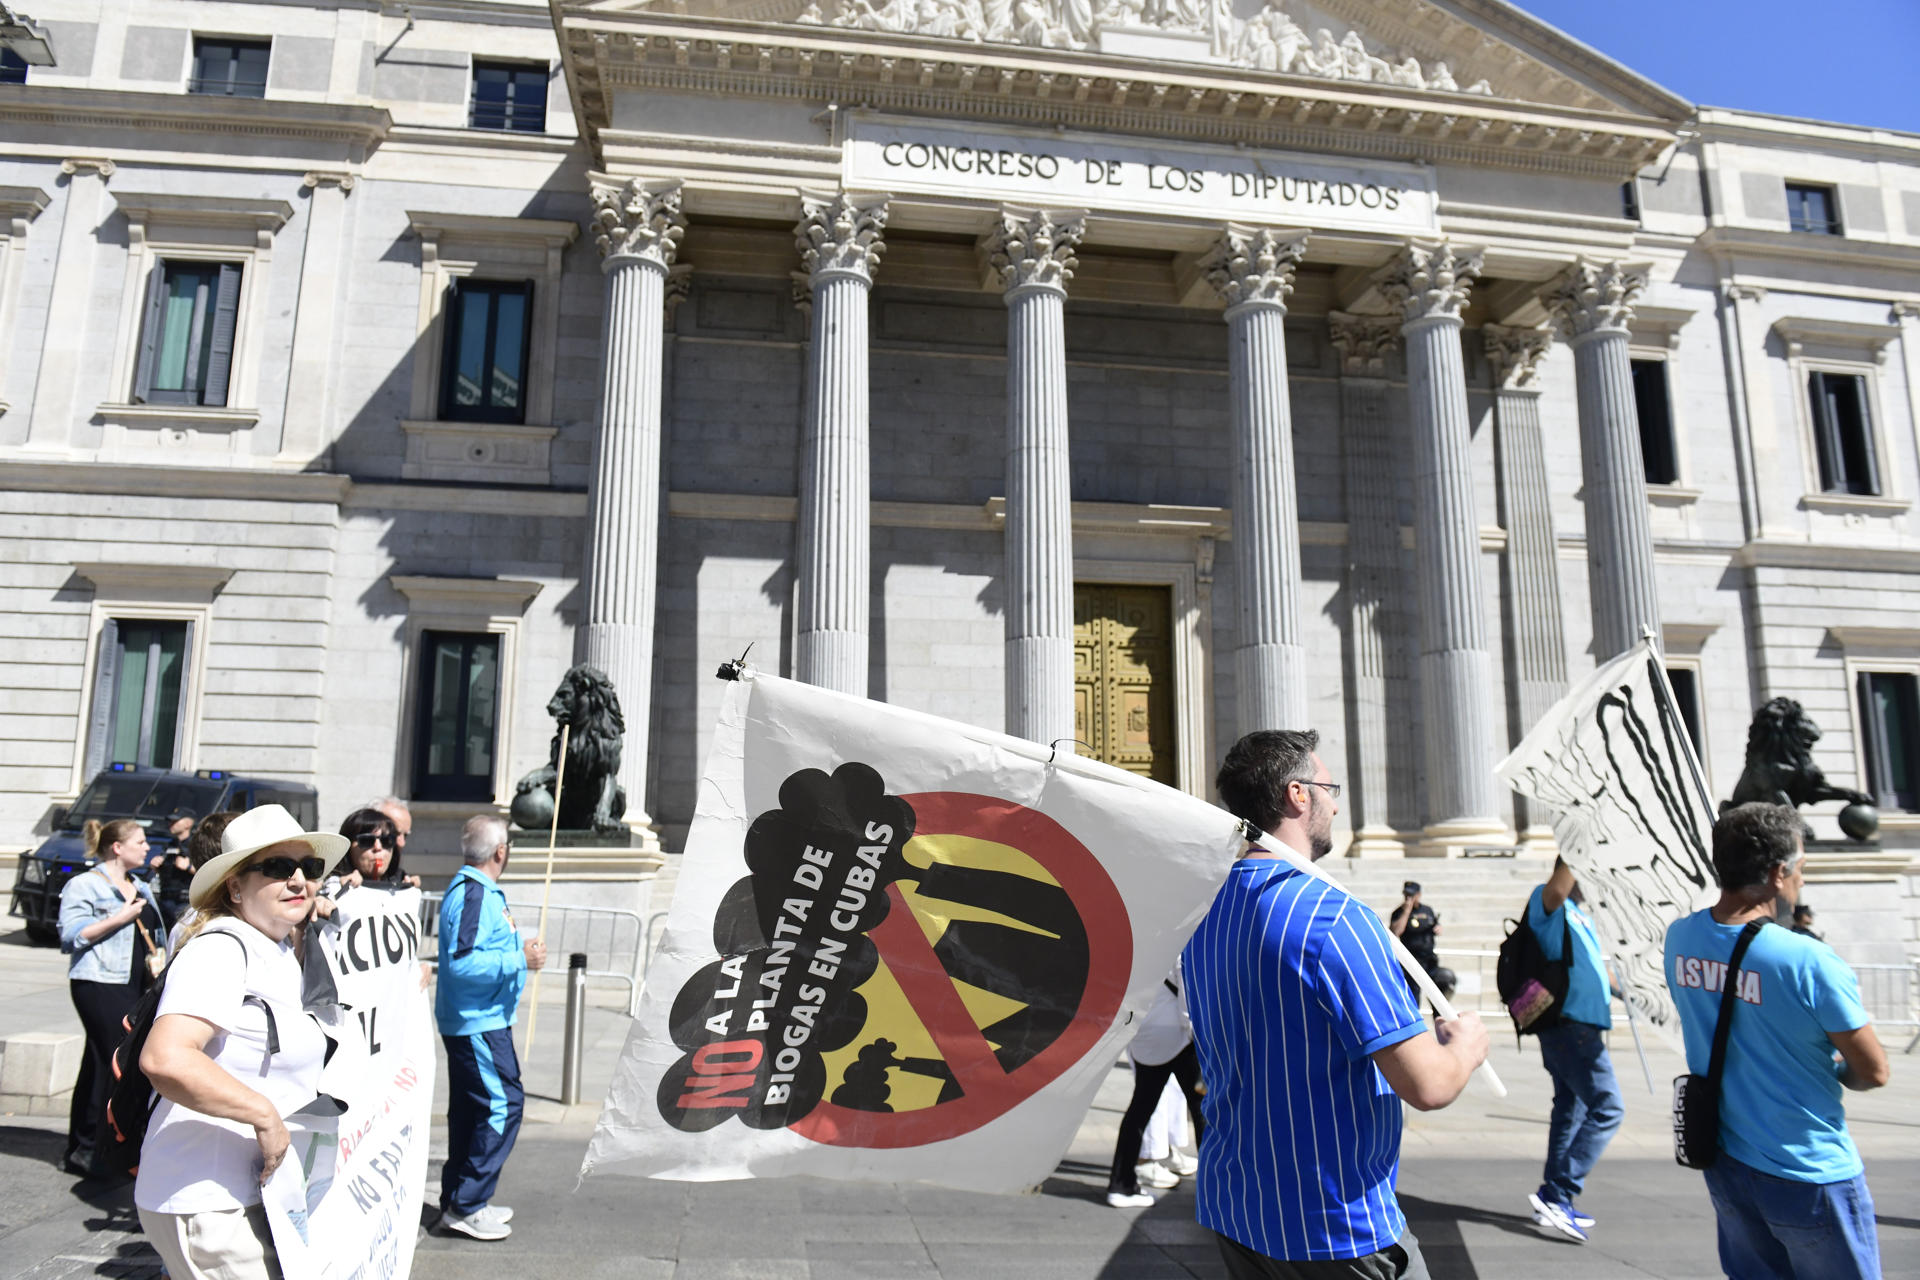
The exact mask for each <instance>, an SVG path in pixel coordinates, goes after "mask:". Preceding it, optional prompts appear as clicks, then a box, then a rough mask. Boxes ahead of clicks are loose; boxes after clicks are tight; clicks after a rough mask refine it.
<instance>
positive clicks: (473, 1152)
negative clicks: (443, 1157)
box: [440, 1027, 526, 1218]
mask: <svg viewBox="0 0 1920 1280" xmlns="http://www.w3.org/2000/svg"><path fill="white" fill-rule="evenodd" d="M440 1039H441V1041H442V1042H443V1043H445V1045H446V1046H447V1162H446V1163H445V1164H444V1165H442V1166H440V1208H441V1211H442V1212H445V1213H451V1214H453V1215H454V1216H455V1217H457V1218H464V1217H466V1216H467V1215H468V1214H470V1213H472V1212H473V1211H474V1210H476V1209H479V1208H480V1207H481V1206H483V1205H485V1204H487V1203H488V1202H490V1201H491V1200H492V1199H493V1190H494V1188H495V1187H497V1186H498V1185H499V1184H500V1170H501V1169H502V1168H504V1167H505V1166H506V1163H507V1155H508V1153H510V1152H511V1151H512V1150H513V1140H514V1139H515V1138H517V1137H519V1136H520V1113H521V1111H522V1110H523V1109H524V1106H525V1103H526V1094H525V1093H524V1092H523V1091H522V1090H521V1088H520V1059H519V1058H518V1057H517V1056H516V1055H515V1054H514V1052H513V1028H512V1027H498V1028H496V1029H494V1030H492V1031H482V1032H480V1033H478V1034H476V1035H470V1036H441V1037H440Z"/></svg>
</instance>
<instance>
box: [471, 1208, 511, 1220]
mask: <svg viewBox="0 0 1920 1280" xmlns="http://www.w3.org/2000/svg"><path fill="white" fill-rule="evenodd" d="M473 1216H474V1217H476V1218H485V1219H486V1220H487V1221H488V1222H512V1221H513V1210H512V1209H509V1208H508V1207H507V1206H506V1205H504V1204H483V1205H481V1206H480V1207H479V1208H478V1209H475V1210H474V1211H473Z"/></svg>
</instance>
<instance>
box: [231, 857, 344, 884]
mask: <svg viewBox="0 0 1920 1280" xmlns="http://www.w3.org/2000/svg"><path fill="white" fill-rule="evenodd" d="M326 869H327V860H326V859H325V858H320V857H309V858H262V859H260V861H258V862H256V863H254V864H253V865H252V866H250V867H248V868H247V870H248V871H258V872H259V873H260V874H261V875H263V876H265V877H266V878H267V879H269V880H291V879H293V873H294V872H296V871H298V872H299V873H300V874H301V875H303V876H305V877H306V878H307V879H309V880H318V879H319V878H320V877H321V875H322V874H323V873H324V872H325V871H326Z"/></svg>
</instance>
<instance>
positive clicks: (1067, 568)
mask: <svg viewBox="0 0 1920 1280" xmlns="http://www.w3.org/2000/svg"><path fill="white" fill-rule="evenodd" d="M1084 231H1085V222H1084V220H1083V219H1082V218H1081V217H1079V216H1078V215H1071V216H1069V215H1064V214H1062V215H1055V214H1051V213H1048V212H1047V211H1046V210H1044V209H1043V210H1038V211H1033V212H1029V211H1024V210H1021V211H1016V210H1013V209H1004V210H1002V211H1001V213H1000V217H999V221H998V223H997V225H996V226H995V227H994V229H993V230H992V232H990V233H989V236H988V240H987V245H986V248H987V252H988V256H989V261H990V262H991V264H992V266H993V269H994V270H995V271H997V272H998V273H999V275H1000V281H1001V284H1002V285H1004V286H1005V288H1006V302H1007V532H1006V539H1007V732H1008V733H1011V734H1015V735H1017V736H1019V737H1022V738H1029V739H1031V740H1033V741H1035V742H1053V741H1055V740H1057V739H1062V738H1066V739H1071V738H1072V737H1073V508H1072V491H1071V484H1070V480H1069V475H1068V470H1067V347H1066V336H1065V316H1066V301H1067V281H1068V280H1071V279H1072V278H1073V267H1074V249H1075V248H1076V247H1077V246H1078V245H1079V243H1080V237H1081V235H1082V234H1083V233H1084ZM1060 746H1061V749H1062V750H1069V749H1071V746H1072V744H1071V742H1062V743H1061V744H1060Z"/></svg>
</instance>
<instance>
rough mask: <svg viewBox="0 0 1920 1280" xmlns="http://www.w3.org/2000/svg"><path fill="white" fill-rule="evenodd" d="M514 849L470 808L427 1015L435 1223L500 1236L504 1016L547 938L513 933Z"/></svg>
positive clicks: (511, 1128) (515, 1102) (517, 1096)
mask: <svg viewBox="0 0 1920 1280" xmlns="http://www.w3.org/2000/svg"><path fill="white" fill-rule="evenodd" d="M512 856H513V845H512V841H511V839H510V838H509V837H508V834H507V824H506V822H505V821H504V820H502V819H501V818H500V817H499V816H498V815H496V814H491V813H481V814H475V815H474V816H473V817H471V818H468V819H467V821H466V823H465V825H463V826H462V827H461V828H460V859H461V861H462V863H464V864H465V865H463V866H462V867H461V868H460V870H459V871H458V872H457V873H456V874H455V875H454V877H453V882H452V883H451V884H449V885H448V886H447V896H446V897H445V898H443V899H441V901H440V984H439V988H438V989H437V990H436V992H435V993H434V1002H433V1011H434V1019H435V1021H436V1022H438V1023H439V1026H440V1038H441V1040H442V1041H443V1042H444V1043H445V1044H446V1046H447V1162H446V1164H444V1165H442V1166H441V1170H440V1221H439V1224H438V1226H439V1229H440V1230H442V1231H453V1232H458V1233H459V1234H461V1235H464V1236H468V1237H470V1238H472V1239H475V1240H504V1239H506V1237H507V1236H509V1235H511V1234H512V1231H513V1228H512V1227H510V1226H508V1225H507V1220H508V1219H509V1218H511V1217H512V1216H513V1210H511V1209H509V1208H507V1207H506V1206H505V1205H497V1204H494V1203H493V1192H494V1188H495V1187H497V1186H498V1185H499V1182H500V1171H501V1170H502V1168H504V1167H505V1165H506V1162H507V1156H508V1154H509V1153H511V1152H512V1150H513V1142H514V1139H515V1138H516V1137H518V1136H519V1133H520V1112H521V1109H522V1107H523V1105H524V1103H525V1098H526V1095H525V1093H524V1092H523V1091H522V1090H521V1087H520V1060H519V1058H518V1057H517V1056H516V1055H515V1053H514V1049H513V1023H514V1018H515V1017H516V1015H517V1013H518V1010H519V1004H520V991H521V988H522V987H524V986H525V985H526V981H527V974H528V973H529V972H531V971H532V970H535V969H538V968H540V967H541V966H542V965H544V964H545V963H546V962H547V948H546V946H545V944H543V943H541V942H540V941H539V940H538V939H536V938H525V939H522V938H521V936H520V932H519V930H518V929H516V928H515V927H514V924H513V913H512V912H511V911H509V910H508V909H507V895H506V894H505V893H504V892H503V891H502V890H501V888H500V883H499V882H500V877H501V876H502V875H504V874H505V873H506V870H507V862H508V860H509V859H510V858H511V857H512Z"/></svg>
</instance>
